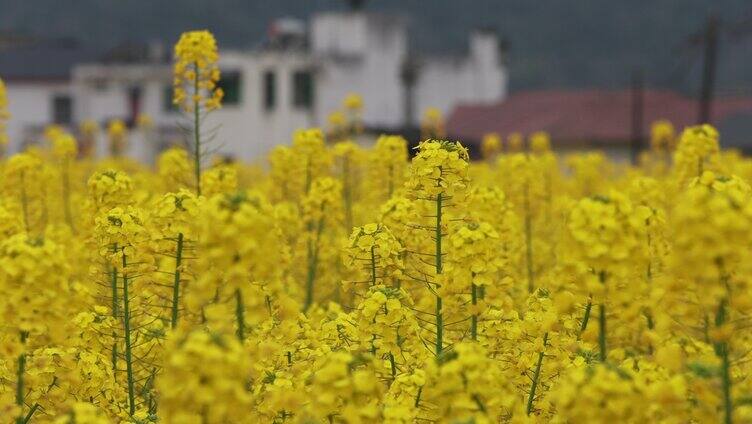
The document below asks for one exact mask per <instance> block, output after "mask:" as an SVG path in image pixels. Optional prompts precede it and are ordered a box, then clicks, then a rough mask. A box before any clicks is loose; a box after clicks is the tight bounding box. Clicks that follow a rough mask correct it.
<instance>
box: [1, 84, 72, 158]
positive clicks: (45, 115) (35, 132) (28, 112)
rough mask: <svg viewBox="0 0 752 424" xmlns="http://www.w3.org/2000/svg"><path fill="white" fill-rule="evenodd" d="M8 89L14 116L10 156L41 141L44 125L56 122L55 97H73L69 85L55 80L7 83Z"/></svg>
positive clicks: (9, 125)
mask: <svg viewBox="0 0 752 424" xmlns="http://www.w3.org/2000/svg"><path fill="white" fill-rule="evenodd" d="M6 90H7V96H8V112H10V115H11V116H10V120H9V121H8V126H7V131H8V139H9V143H8V152H9V153H15V152H18V151H20V150H22V149H23V147H24V146H27V145H29V144H34V143H35V142H38V141H39V139H40V134H41V131H42V130H43V129H44V126H45V125H47V124H49V123H52V120H53V114H52V113H53V112H52V102H53V99H54V97H55V96H57V95H72V90H71V88H70V85H69V84H68V83H67V82H54V81H48V82H45V81H29V82H21V81H6ZM74 105H75V100H74ZM74 107H75V106H74ZM74 119H75V115H74Z"/></svg>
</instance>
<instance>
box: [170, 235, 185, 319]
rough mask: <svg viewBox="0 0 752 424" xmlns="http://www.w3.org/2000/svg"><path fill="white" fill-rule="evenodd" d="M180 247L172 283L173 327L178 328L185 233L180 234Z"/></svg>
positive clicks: (177, 252)
mask: <svg viewBox="0 0 752 424" xmlns="http://www.w3.org/2000/svg"><path fill="white" fill-rule="evenodd" d="M177 243H178V245H177V248H176V250H177V251H176V253H175V279H174V280H173V282H172V320H171V321H170V324H171V327H172V328H173V329H175V328H176V327H177V326H178V310H179V309H180V308H179V307H178V306H179V305H180V265H181V262H182V261H183V233H178V242H177Z"/></svg>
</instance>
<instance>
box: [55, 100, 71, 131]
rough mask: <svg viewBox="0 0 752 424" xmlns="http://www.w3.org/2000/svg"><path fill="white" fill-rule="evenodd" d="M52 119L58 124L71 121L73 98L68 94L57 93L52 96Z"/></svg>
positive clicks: (67, 123)
mask: <svg viewBox="0 0 752 424" xmlns="http://www.w3.org/2000/svg"><path fill="white" fill-rule="evenodd" d="M52 119H53V121H54V122H55V123H56V124H60V125H70V124H72V123H73V99H71V97H70V96H68V95H57V96H55V97H53V98H52Z"/></svg>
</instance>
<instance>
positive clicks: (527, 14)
mask: <svg viewBox="0 0 752 424" xmlns="http://www.w3.org/2000/svg"><path fill="white" fill-rule="evenodd" d="M343 8H345V5H344V3H343V2H342V1H340V0H274V1H270V0H171V1H169V2H167V1H154V0H128V1H123V0H76V1H75V2H68V1H60V0H24V1H19V0H0V10H2V11H3V12H2V13H0V30H2V31H21V32H25V33H28V34H33V35H42V36H56V37H57V36H71V37H74V38H77V39H80V40H81V41H83V42H84V43H86V44H89V45H92V46H94V47H101V48H106V47H110V46H112V45H115V44H118V43H121V42H124V41H147V40H155V39H156V40H163V41H164V42H165V43H166V44H167V45H171V44H172V43H173V42H174V41H175V40H176V39H177V37H178V34H179V33H180V32H181V31H183V30H186V29H194V28H204V27H206V28H209V29H211V30H212V31H213V32H214V33H215V34H216V35H217V37H218V39H219V41H220V47H228V46H232V47H251V46H253V45H255V44H257V43H258V42H259V41H260V40H261V39H262V38H263V36H264V34H265V31H266V29H267V25H268V23H269V21H270V20H272V19H274V18H277V17H281V16H294V17H299V18H305V17H307V16H308V15H310V14H311V13H313V12H316V11H322V10H331V9H343ZM367 8H368V10H373V11H389V12H398V13H404V14H406V15H408V16H409V18H410V22H411V23H412V39H413V44H414V48H415V49H416V50H420V51H431V52H447V53H452V52H457V51H461V50H462V49H463V48H464V42H465V39H466V38H465V36H466V34H467V31H468V30H470V29H472V28H474V27H478V26H490V27H494V28H496V29H497V30H498V31H499V33H500V34H502V35H503V36H504V37H505V38H506V39H507V40H508V45H509V55H508V63H509V67H510V72H511V78H510V84H511V88H512V90H521V89H531V88H536V89H537V88H551V87H569V88H576V87H593V86H597V87H621V86H625V85H627V84H628V83H629V78H630V73H631V72H632V70H633V69H634V68H636V67H642V68H643V69H644V71H645V74H646V78H647V80H648V83H649V84H650V85H652V86H660V87H667V88H673V89H678V90H681V91H683V92H685V93H688V94H693V93H694V92H695V91H696V88H697V81H698V79H699V76H698V75H699V70H700V66H699V65H700V60H701V57H702V49H701V47H699V46H698V45H696V44H697V43H695V45H694V46H693V45H692V42H691V41H690V38H691V35H692V34H696V33H697V32H698V30H700V29H701V28H702V26H703V25H704V22H705V17H706V16H707V14H708V13H709V12H711V11H712V12H715V13H717V14H718V15H719V16H720V17H721V20H722V21H723V22H726V23H728V25H731V24H737V23H739V22H740V21H744V20H745V19H750V18H752V3H750V1H749V0H630V1H603V0H577V1H561V0H538V1H529V0H528V1H526V0H371V1H370V2H369V3H368V4H367ZM738 28H739V27H738V26H737V29H738ZM741 28H742V29H741V30H740V31H737V34H735V35H724V38H723V42H722V48H721V51H720V65H719V75H718V88H719V91H720V92H721V93H726V94H734V93H744V94H750V93H752V33H749V34H744V31H752V24H750V25H747V26H746V27H745V26H742V27H741Z"/></svg>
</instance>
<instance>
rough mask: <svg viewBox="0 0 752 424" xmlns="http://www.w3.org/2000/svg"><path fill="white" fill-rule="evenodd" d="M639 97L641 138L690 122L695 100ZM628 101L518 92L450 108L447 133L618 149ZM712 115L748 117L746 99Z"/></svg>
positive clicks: (719, 105)
mask: <svg viewBox="0 0 752 424" xmlns="http://www.w3.org/2000/svg"><path fill="white" fill-rule="evenodd" d="M643 96H644V97H643V105H644V126H645V128H644V129H643V134H645V135H647V134H649V129H650V124H651V123H652V122H653V121H656V120H658V119H667V120H669V121H671V122H672V123H673V124H674V126H676V127H677V128H682V127H685V126H687V125H693V124H694V123H695V120H696V118H697V101H696V100H694V99H691V98H688V97H685V96H682V95H680V94H678V93H675V92H673V91H669V90H646V91H644V93H643ZM631 102H632V93H631V92H630V91H629V90H582V91H565V90H554V91H530V92H522V93H518V94H514V95H512V96H510V97H509V98H508V99H507V100H505V101H503V102H500V103H496V104H485V105H477V104H476V105H473V104H464V105H460V106H458V107H456V108H455V109H454V110H453V111H452V113H451V114H450V116H449V119H448V122H447V131H448V133H449V135H450V136H451V137H453V138H456V139H459V140H463V141H464V142H467V143H473V142H477V141H478V140H480V139H481V138H482V137H483V135H484V134H487V133H489V132H497V133H499V134H501V135H502V136H506V135H508V134H509V133H511V132H520V133H522V134H530V133H532V132H535V131H547V132H548V133H549V134H551V138H552V139H553V140H554V141H555V142H557V143H564V144H571V145H576V144H593V143H599V144H600V143H603V144H605V145H618V144H623V143H624V142H625V141H627V140H629V139H630V138H631V125H632V124H631ZM712 113H713V119H714V122H720V121H721V120H723V119H724V118H726V117H730V116H732V115H734V114H737V113H752V98H724V99H718V100H716V101H715V102H714V103H713V111H712ZM560 145H561V144H560Z"/></svg>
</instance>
